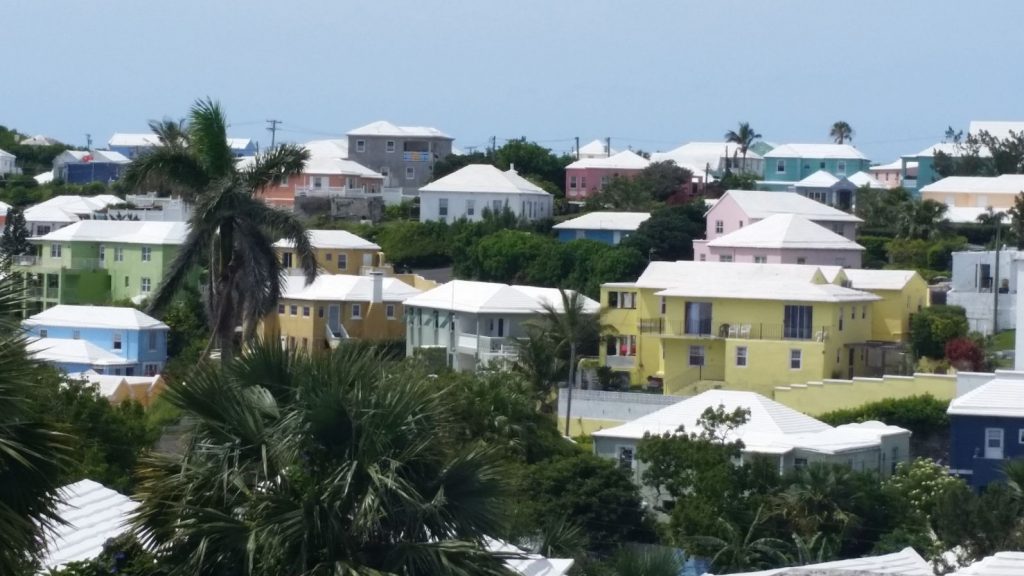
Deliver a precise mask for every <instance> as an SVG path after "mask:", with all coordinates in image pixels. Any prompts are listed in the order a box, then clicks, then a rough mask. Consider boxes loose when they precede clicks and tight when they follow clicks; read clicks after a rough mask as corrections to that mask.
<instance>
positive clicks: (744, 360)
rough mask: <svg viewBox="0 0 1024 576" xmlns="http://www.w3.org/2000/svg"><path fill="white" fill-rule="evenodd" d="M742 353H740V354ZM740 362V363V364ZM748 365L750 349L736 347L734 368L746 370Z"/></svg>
mask: <svg viewBox="0 0 1024 576" xmlns="http://www.w3.org/2000/svg"><path fill="white" fill-rule="evenodd" d="M741 352H742V353H741ZM741 360H742V362H741ZM749 365H750V349H749V348H747V347H746V346H737V347H736V367H737V368H746V367H747V366H749Z"/></svg>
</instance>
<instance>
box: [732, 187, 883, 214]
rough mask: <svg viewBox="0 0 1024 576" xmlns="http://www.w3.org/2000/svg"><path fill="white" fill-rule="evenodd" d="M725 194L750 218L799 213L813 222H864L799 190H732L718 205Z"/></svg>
mask: <svg viewBox="0 0 1024 576" xmlns="http://www.w3.org/2000/svg"><path fill="white" fill-rule="evenodd" d="M726 196H728V197H730V198H732V199H733V200H734V201H735V202H736V204H738V205H739V207H740V208H741V209H742V210H743V212H744V213H746V215H747V217H749V218H754V219H759V218H767V217H769V216H771V215H772V214H797V215H800V216H803V217H804V218H807V219H808V220H812V221H814V222H863V220H861V219H860V218H858V217H856V216H854V215H853V214H848V213H846V212H843V211H842V210H839V209H837V208H833V207H831V206H827V205H825V204H822V203H821V202H818V201H817V200H811V199H810V198H808V197H806V196H801V195H800V194H797V193H796V192H767V191H763V190H729V191H727V192H726V193H725V194H724V195H723V196H722V198H721V199H719V201H718V204H721V203H722V200H724V199H725V197H726ZM718 204H716V206H717V205H718Z"/></svg>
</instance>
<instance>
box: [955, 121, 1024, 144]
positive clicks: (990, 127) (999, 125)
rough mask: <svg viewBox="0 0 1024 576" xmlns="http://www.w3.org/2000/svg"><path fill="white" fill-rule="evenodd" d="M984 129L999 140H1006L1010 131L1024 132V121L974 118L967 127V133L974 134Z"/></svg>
mask: <svg viewBox="0 0 1024 576" xmlns="http://www.w3.org/2000/svg"><path fill="white" fill-rule="evenodd" d="M982 131H985V132H988V133H989V134H990V135H991V136H993V137H994V138H999V139H1000V140H1006V139H1007V138H1009V137H1010V132H1011V131H1012V132H1016V133H1018V134H1024V122H1020V121H1016V122H1007V121H1004V120H974V121H972V122H971V124H970V126H969V127H968V128H967V132H968V133H969V134H973V135H975V136H977V135H978V133H980V132H982Z"/></svg>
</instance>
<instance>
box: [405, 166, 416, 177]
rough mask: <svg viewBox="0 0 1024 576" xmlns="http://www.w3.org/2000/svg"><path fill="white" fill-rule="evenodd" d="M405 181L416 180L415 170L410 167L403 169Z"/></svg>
mask: <svg viewBox="0 0 1024 576" xmlns="http://www.w3.org/2000/svg"><path fill="white" fill-rule="evenodd" d="M405 179H406V180H415V179H416V169H415V168H413V167H412V166H406V167H405Z"/></svg>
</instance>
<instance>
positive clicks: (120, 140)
mask: <svg viewBox="0 0 1024 576" xmlns="http://www.w3.org/2000/svg"><path fill="white" fill-rule="evenodd" d="M162 145H163V144H162V143H161V142H160V137H159V136H157V135H156V134H153V133H146V134H129V133H125V132H115V133H114V135H113V136H111V137H110V140H107V146H130V147H135V148H147V147H150V146H162Z"/></svg>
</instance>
